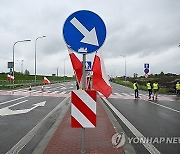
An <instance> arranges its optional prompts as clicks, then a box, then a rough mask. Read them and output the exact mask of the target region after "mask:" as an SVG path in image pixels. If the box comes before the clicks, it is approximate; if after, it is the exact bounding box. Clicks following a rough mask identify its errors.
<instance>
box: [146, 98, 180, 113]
mask: <svg viewBox="0 0 180 154" xmlns="http://www.w3.org/2000/svg"><path fill="white" fill-rule="evenodd" d="M148 102H149V103H152V104H154V105H158V106H161V107H164V108H166V109H169V110H172V111H175V112H178V113H180V111H179V110H176V109H173V108H170V107H167V106H164V105H161V104H158V103H155V102H152V101H148Z"/></svg>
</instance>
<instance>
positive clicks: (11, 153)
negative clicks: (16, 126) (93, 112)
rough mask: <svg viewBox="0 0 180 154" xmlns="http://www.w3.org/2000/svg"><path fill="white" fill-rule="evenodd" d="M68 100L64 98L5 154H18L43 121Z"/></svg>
mask: <svg viewBox="0 0 180 154" xmlns="http://www.w3.org/2000/svg"><path fill="white" fill-rule="evenodd" d="M68 99H69V96H68V97H66V98H65V99H64V100H63V101H62V102H61V103H59V105H57V106H56V107H55V108H54V109H53V110H52V111H51V112H50V113H49V114H48V115H46V117H45V118H44V119H42V120H41V121H40V122H39V123H38V124H37V125H36V126H35V127H34V128H33V129H32V130H31V131H29V132H28V133H27V134H26V135H25V136H24V137H23V138H22V139H21V140H20V141H19V142H18V143H17V144H16V145H14V146H13V147H12V148H11V149H10V150H9V151H8V152H7V153H6V154H18V153H19V151H21V150H22V149H23V148H24V146H26V145H27V144H28V143H29V141H30V140H31V139H32V138H33V137H34V135H35V134H36V133H37V131H38V130H39V129H40V128H41V127H42V126H43V124H45V121H46V120H47V119H49V117H50V116H51V115H52V114H53V113H54V112H56V111H57V110H58V109H59V108H60V107H61V106H63V104H64V103H65V102H66V101H67V100H68Z"/></svg>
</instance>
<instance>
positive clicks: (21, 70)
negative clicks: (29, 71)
mask: <svg viewBox="0 0 180 154" xmlns="http://www.w3.org/2000/svg"><path fill="white" fill-rule="evenodd" d="M23 61H24V60H22V63H21V73H22V74H24V73H23Z"/></svg>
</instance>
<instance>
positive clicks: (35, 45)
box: [34, 36, 46, 84]
mask: <svg viewBox="0 0 180 154" xmlns="http://www.w3.org/2000/svg"><path fill="white" fill-rule="evenodd" d="M44 37H46V36H40V37H37V38H36V40H35V58H34V59H35V60H34V63H35V64H34V67H35V70H34V72H35V78H34V80H35V84H36V42H37V40H38V39H40V38H44Z"/></svg>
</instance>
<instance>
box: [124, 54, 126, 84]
mask: <svg viewBox="0 0 180 154" xmlns="http://www.w3.org/2000/svg"><path fill="white" fill-rule="evenodd" d="M124 58H125V81H126V56H124Z"/></svg>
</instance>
